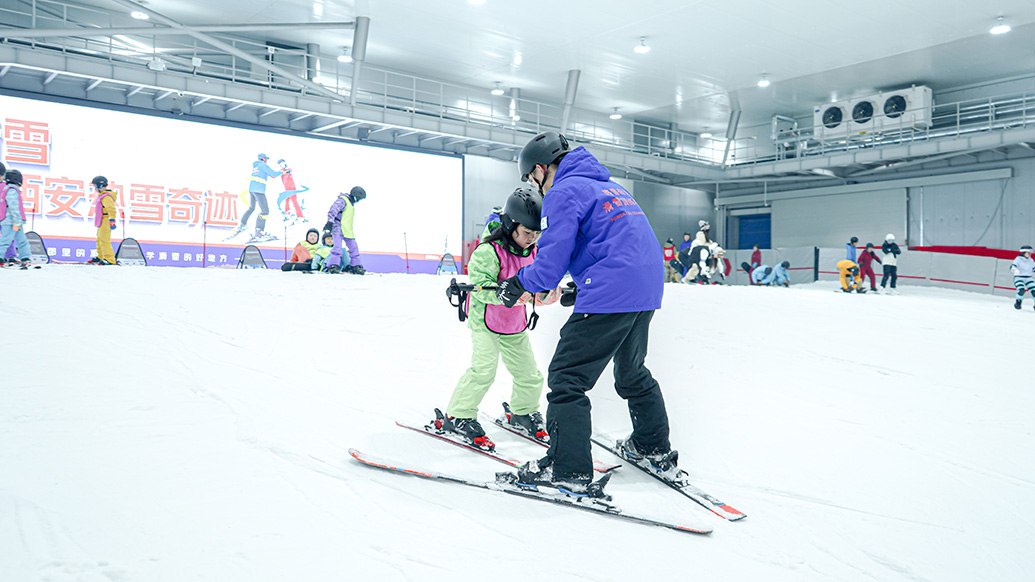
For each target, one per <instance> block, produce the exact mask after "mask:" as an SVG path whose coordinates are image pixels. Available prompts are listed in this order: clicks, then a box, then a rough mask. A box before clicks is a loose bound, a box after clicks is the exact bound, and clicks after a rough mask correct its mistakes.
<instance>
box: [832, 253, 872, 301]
mask: <svg viewBox="0 0 1035 582" xmlns="http://www.w3.org/2000/svg"><path fill="white" fill-rule="evenodd" d="M837 270H838V271H840V272H841V290H842V291H844V292H845V293H851V292H852V289H855V291H856V293H866V289H863V285H862V277H860V276H859V265H857V264H855V261H849V260H848V259H845V260H843V261H840V262H838V263H837ZM849 283H850V284H849Z"/></svg>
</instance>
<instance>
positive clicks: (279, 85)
mask: <svg viewBox="0 0 1035 582" xmlns="http://www.w3.org/2000/svg"><path fill="white" fill-rule="evenodd" d="M19 6H20V7H21V8H19ZM19 6H13V7H12V6H4V7H0V20H2V21H4V22H8V23H9V24H8V26H10V27H12V28H35V29H43V28H83V27H107V28H112V27H137V28H139V27H140V26H142V24H141V22H140V21H137V20H133V19H131V18H130V17H129V16H128V15H126V14H123V13H116V12H111V11H106V10H102V9H97V8H91V7H84V6H79V5H76V4H74V3H71V2H62V1H57V0H33V1H32V2H31V3H30V2H23V3H22V4H21V5H19ZM210 34H211V36H213V37H216V38H218V39H219V40H222V41H224V42H226V43H228V44H231V45H232V46H233V47H235V48H237V49H240V50H242V51H245V52H247V53H249V54H251V55H254V56H257V57H260V58H264V59H265V60H267V61H268V62H270V63H272V64H275V65H277V67H279V68H281V69H283V70H286V71H287V72H289V73H291V74H292V75H295V76H297V77H299V78H301V79H305V80H308V81H312V82H315V83H317V84H319V85H321V86H323V87H325V88H327V89H329V90H331V91H334V92H335V93H337V94H339V95H341V97H342V99H343V100H347V99H348V98H349V97H351V92H352V91H353V87H352V86H351V83H352V73H353V66H352V65H351V64H348V63H341V62H339V61H338V60H337V59H336V58H335V57H329V56H324V55H319V54H309V53H308V52H307V50H306V49H305V48H292V47H287V46H283V45H272V44H270V43H264V42H259V41H252V40H248V39H244V38H240V37H238V36H230V35H224V34H215V33H210ZM6 42H10V43H17V44H21V45H27V46H31V47H33V48H35V49H39V50H47V51H59V52H62V53H65V54H69V55H79V56H82V57H88V58H101V59H105V60H107V61H109V62H112V63H119V64H122V65H126V66H147V67H150V68H152V69H153V70H168V71H172V72H176V73H182V74H188V75H194V76H199V77H208V78H215V79H222V80H225V81H229V82H232V83H241V84H248V85H253V86H261V87H264V88H266V89H269V90H277V91H289V92H295V93H302V92H307V91H308V90H307V89H306V88H305V87H304V86H303V85H302V84H301V83H299V82H298V81H297V80H295V79H292V78H290V77H284V76H281V75H278V74H275V73H273V72H270V71H268V70H266V69H264V68H262V67H260V66H257V65H254V64H252V63H250V62H247V61H245V60H244V59H239V58H237V57H235V56H233V55H229V54H226V53H222V52H219V51H217V50H215V49H212V48H209V47H207V46H205V45H204V43H203V42H202V43H199V41H198V40H196V39H194V38H192V37H188V36H186V35H182V36H177V35H166V34H162V35H151V36H147V35H139V34H134V35H132V36H124V35H116V36H111V37H87V36H60V37H54V38H34V39H25V38H19V39H8V40H6ZM355 90H356V92H357V95H356V97H357V104H358V105H360V106H361V107H364V108H374V109H382V110H390V111H395V112H404V113H408V114H410V115H413V116H419V117H422V118H438V119H442V120H449V121H455V122H461V123H464V124H470V125H477V126H487V127H491V128H493V129H494V130H499V131H512V132H515V133H521V134H529V135H534V134H536V133H539V132H541V131H545V130H548V129H553V130H558V129H559V128H560V125H561V119H562V117H563V113H564V108H563V106H562V105H560V104H554V103H547V102H541V101H536V100H532V99H527V98H524V97H516V98H515V97H511V96H509V95H502V96H493V95H491V94H490V93H489V91H490V88H487V87H473V86H467V85H461V84H456V83H448V82H444V81H439V80H435V79H431V78H427V77H422V76H420V75H414V74H411V73H405V72H400V71H393V70H389V69H385V68H380V67H376V66H372V65H370V64H369V63H366V64H364V66H363V69H362V74H361V78H360V81H359V84H358V86H357V87H356V88H355ZM906 113H907V114H908V113H910V112H909V111H907V112H906ZM907 118H909V116H908V115H903V116H902V117H900V118H899V119H907ZM782 119H790V118H786V117H782ZM794 119H795V120H796V121H797V124H796V127H795V128H793V129H786V130H779V131H775V124H773V125H772V126H770V124H765V125H761V124H760V125H757V126H748V127H741V128H739V129H738V135H742V136H746V137H744V138H738V139H736V140H734V142H733V143H732V144H730V147H729V153H728V156H727V155H726V149H727V148H726V140H725V139H723V138H703V137H701V136H700V135H698V134H697V133H694V132H689V131H683V130H680V129H676V128H671V127H665V126H664V125H663V124H656V123H649V122H645V121H642V120H641V121H637V120H631V119H618V120H614V119H610V117H609V115H608V114H607V113H600V112H595V111H589V110H583V109H578V108H573V109H572V112H571V117H570V122H569V127H568V128H567V130H566V131H564V133H565V134H566V135H567V136H568V137H569V138H571V139H572V140H573V141H575V142H577V143H580V144H586V145H597V146H605V147H609V148H614V149H618V150H623V151H628V152H633V153H637V154H643V155H646V156H653V157H661V158H667V159H672V160H678V161H684V162H693V163H699V164H705V165H710V166H716V165H721V164H722V163H723V161H724V160H725V162H726V164H727V165H731V166H737V165H744V164H758V163H764V162H772V161H779V160H786V159H793V158H802V157H812V156H823V155H827V154H831V153H834V152H843V151H849V150H855V149H860V148H874V147H881V146H885V145H892V144H902V143H908V142H914V141H918V140H929V139H935V138H941V137H950V136H960V135H966V134H969V133H974V132H980V131H997V130H1006V129H1012V128H1017V127H1027V125H1029V124H1031V123H1033V122H1035V93H1030V92H1029V93H1023V94H1014V95H1005V96H1001V97H993V98H987V99H976V100H967V101H960V102H958V103H949V104H942V105H935V106H934V107H933V109H932V111H931V115H930V123H929V124H928V125H926V126H923V127H913V126H905V125H904V124H897V125H891V126H888V125H887V123H885V125H884V127H883V128H882V129H881V130H880V131H877V132H869V133H866V134H861V135H851V134H849V133H848V132H847V131H846V133H845V135H844V136H838V137H836V138H835V137H831V136H830V135H829V134H830V132H824V135H823V136H822V139H820V136H818V135H817V132H816V131H815V129H814V128H813V119H812V116H811V115H809V116H801V117H797V118H794ZM884 121H885V122H889V123H893V122H890V120H888V119H887V118H884ZM483 141H484V140H483Z"/></svg>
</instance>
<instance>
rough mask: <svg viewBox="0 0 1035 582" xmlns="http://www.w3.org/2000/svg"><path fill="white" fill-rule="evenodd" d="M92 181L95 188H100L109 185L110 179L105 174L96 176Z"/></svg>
mask: <svg viewBox="0 0 1035 582" xmlns="http://www.w3.org/2000/svg"><path fill="white" fill-rule="evenodd" d="M90 183H91V184H93V187H94V188H97V189H98V190H100V189H101V188H106V187H107V186H108V179H107V178H105V177H104V176H95V177H94V179H93V180H90Z"/></svg>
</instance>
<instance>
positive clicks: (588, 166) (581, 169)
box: [553, 146, 611, 183]
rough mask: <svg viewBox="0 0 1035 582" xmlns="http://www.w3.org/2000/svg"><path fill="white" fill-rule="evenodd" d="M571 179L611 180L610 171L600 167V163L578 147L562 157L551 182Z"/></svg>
mask: <svg viewBox="0 0 1035 582" xmlns="http://www.w3.org/2000/svg"><path fill="white" fill-rule="evenodd" d="M573 177H581V178H589V179H590V180H598V181H601V182H606V181H607V180H610V179H611V171H610V170H608V169H607V168H605V167H604V166H602V165H600V162H598V161H597V159H596V158H594V157H593V154H591V153H589V151H587V150H586V148H584V147H582V146H579V147H577V148H575V149H574V150H572V151H571V152H569V153H568V155H566V156H564V159H563V160H561V164H560V165H559V166H558V167H557V175H556V176H554V178H553V180H554V182H555V183H556V182H557V181H559V180H563V179H565V178H573Z"/></svg>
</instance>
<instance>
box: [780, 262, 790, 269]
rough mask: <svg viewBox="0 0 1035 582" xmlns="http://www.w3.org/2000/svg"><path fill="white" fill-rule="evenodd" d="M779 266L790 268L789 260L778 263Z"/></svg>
mask: <svg viewBox="0 0 1035 582" xmlns="http://www.w3.org/2000/svg"><path fill="white" fill-rule="evenodd" d="M780 266H781V267H783V268H784V269H790V268H791V262H790V261H784V262H782V263H780Z"/></svg>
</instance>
